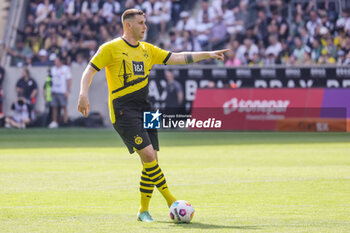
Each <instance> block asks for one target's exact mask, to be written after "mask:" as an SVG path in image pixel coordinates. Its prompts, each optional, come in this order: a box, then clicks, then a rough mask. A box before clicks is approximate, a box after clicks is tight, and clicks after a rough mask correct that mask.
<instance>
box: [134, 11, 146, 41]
mask: <svg viewBox="0 0 350 233" xmlns="http://www.w3.org/2000/svg"><path fill="white" fill-rule="evenodd" d="M146 30H147V26H146V18H145V16H142V15H136V16H135V18H134V20H133V21H132V27H131V31H132V34H133V36H134V38H135V39H136V40H142V39H143V37H144V36H145V33H146Z"/></svg>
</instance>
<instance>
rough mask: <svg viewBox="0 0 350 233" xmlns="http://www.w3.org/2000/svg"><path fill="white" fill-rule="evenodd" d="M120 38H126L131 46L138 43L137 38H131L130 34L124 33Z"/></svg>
mask: <svg viewBox="0 0 350 233" xmlns="http://www.w3.org/2000/svg"><path fill="white" fill-rule="evenodd" d="M122 38H123V39H124V40H126V41H127V42H128V43H129V44H131V45H133V46H137V45H138V44H139V41H138V40H136V39H135V38H133V37H132V36H129V35H127V34H124V35H123V36H122Z"/></svg>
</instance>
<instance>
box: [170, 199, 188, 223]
mask: <svg viewBox="0 0 350 233" xmlns="http://www.w3.org/2000/svg"><path fill="white" fill-rule="evenodd" d="M169 214H170V218H171V220H173V221H174V222H190V221H191V220H192V218H193V214H194V209H193V207H192V205H191V204H190V203H188V202H187V201H183V200H180V201H175V202H174V203H173V204H172V205H171V206H170V213H169Z"/></svg>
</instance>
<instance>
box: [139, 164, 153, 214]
mask: <svg viewBox="0 0 350 233" xmlns="http://www.w3.org/2000/svg"><path fill="white" fill-rule="evenodd" d="M153 189H154V184H153V181H152V180H151V179H150V178H149V176H148V175H147V173H146V170H145V168H143V169H142V175H141V181H140V193H141V206H140V210H139V211H140V213H142V212H145V211H147V210H148V207H149V202H150V200H151V198H152V193H153Z"/></svg>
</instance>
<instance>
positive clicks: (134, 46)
mask: <svg viewBox="0 0 350 233" xmlns="http://www.w3.org/2000/svg"><path fill="white" fill-rule="evenodd" d="M121 38H122V39H123V41H124V42H125V43H126V44H127V45H129V46H130V47H132V48H137V47H139V45H140V42H138V43H137V45H132V44H130V43H129V42H127V41H126V40H125V39H124V38H123V37H121Z"/></svg>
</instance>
